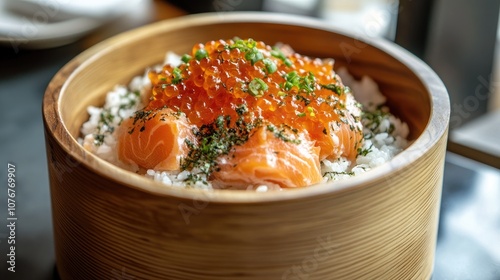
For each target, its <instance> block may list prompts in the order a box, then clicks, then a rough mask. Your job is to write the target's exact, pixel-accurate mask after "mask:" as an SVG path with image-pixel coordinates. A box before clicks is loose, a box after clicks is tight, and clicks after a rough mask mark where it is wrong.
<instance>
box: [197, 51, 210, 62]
mask: <svg viewBox="0 0 500 280" xmlns="http://www.w3.org/2000/svg"><path fill="white" fill-rule="evenodd" d="M194 57H195V58H196V60H202V59H203V58H206V57H208V53H207V51H206V50H205V49H199V50H197V51H196V53H195V54H194Z"/></svg>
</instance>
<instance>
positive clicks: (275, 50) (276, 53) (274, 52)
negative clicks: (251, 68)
mask: <svg viewBox="0 0 500 280" xmlns="http://www.w3.org/2000/svg"><path fill="white" fill-rule="evenodd" d="M271 55H272V56H274V57H276V58H279V59H281V61H283V63H284V64H285V65H286V66H288V67H291V66H292V62H291V61H290V59H288V58H287V57H286V56H285V54H284V53H283V52H282V51H281V50H280V49H279V48H278V47H273V50H272V51H271Z"/></svg>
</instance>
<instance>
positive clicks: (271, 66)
mask: <svg viewBox="0 0 500 280" xmlns="http://www.w3.org/2000/svg"><path fill="white" fill-rule="evenodd" d="M262 62H264V66H265V67H266V71H267V73H268V74H272V73H274V72H276V70H278V67H277V66H276V63H274V61H272V60H271V59H269V58H264V60H262Z"/></svg>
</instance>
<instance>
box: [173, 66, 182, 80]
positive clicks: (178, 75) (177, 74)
mask: <svg viewBox="0 0 500 280" xmlns="http://www.w3.org/2000/svg"><path fill="white" fill-rule="evenodd" d="M181 73H182V71H181V69H179V68H178V67H175V68H174V70H172V75H173V76H174V77H173V79H172V84H178V83H179V82H180V81H181V80H182V75H181Z"/></svg>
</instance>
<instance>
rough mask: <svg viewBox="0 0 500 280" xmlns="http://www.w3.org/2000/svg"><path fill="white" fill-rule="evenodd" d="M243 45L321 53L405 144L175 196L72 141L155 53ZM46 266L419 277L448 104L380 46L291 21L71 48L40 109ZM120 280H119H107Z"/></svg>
mask: <svg viewBox="0 0 500 280" xmlns="http://www.w3.org/2000/svg"><path fill="white" fill-rule="evenodd" d="M234 36H239V37H242V38H246V37H251V38H254V39H256V40H263V41H264V42H266V43H268V44H274V43H276V42H285V43H288V44H290V45H291V46H292V47H293V48H294V49H295V50H296V51H298V52H299V53H302V54H306V55H310V56H317V57H332V58H334V59H335V60H336V66H346V67H347V68H348V69H349V71H350V72H351V73H352V74H354V76H356V77H360V76H361V75H368V76H370V77H372V78H373V79H374V80H375V81H376V82H377V83H378V84H379V85H380V88H381V90H382V92H383V93H384V94H385V95H386V96H387V98H388V103H389V105H390V107H391V109H392V110H393V112H394V113H396V114H397V115H398V116H400V117H401V118H402V119H403V120H404V121H406V122H407V123H408V124H409V127H410V129H411V135H410V138H411V139H412V140H415V141H414V142H413V144H412V145H411V146H410V147H409V148H407V149H406V150H405V151H403V152H402V153H401V154H399V155H397V156H396V157H395V158H394V159H393V160H392V161H390V162H389V163H387V164H384V165H382V166H380V167H377V168H375V169H374V170H372V171H370V172H367V173H366V174H364V175H362V176H358V177H354V178H352V179H348V180H344V181H338V182H332V183H327V184H322V185H317V186H312V187H307V188H301V189H295V190H287V191H282V192H271V193H254V192H244V191H234V190H232V191H231V190H218V191H211V192H207V191H200V190H192V189H179V188H173V187H169V186H165V185H161V184H160V183H156V182H153V181H151V180H149V179H146V178H144V177H142V176H140V175H136V174H133V173H131V172H128V171H125V170H122V169H120V168H117V167H115V166H113V165H112V164H110V163H108V162H105V161H103V160H101V159H99V158H97V157H96V156H94V155H93V154H90V153H89V152H87V151H85V150H84V149H83V148H82V146H81V145H79V144H78V142H77V140H76V139H77V137H78V134H79V128H80V126H81V125H82V123H83V122H84V120H85V119H86V118H87V117H88V115H87V113H86V108H87V106H89V105H102V103H103V100H104V95H105V93H106V92H107V91H108V90H110V89H112V88H113V86H114V85H116V84H119V83H121V84H127V83H128V82H129V80H130V79H131V78H132V77H133V76H134V75H138V74H141V73H142V72H143V70H144V69H145V68H146V67H148V66H151V65H154V64H157V63H160V62H161V61H162V60H163V58H164V55H165V52H166V51H167V50H171V51H174V52H177V53H185V52H187V51H189V50H190V48H191V46H192V45H194V44H195V43H197V42H205V41H208V40H213V39H220V38H224V39H226V38H232V37H234ZM43 114H44V124H45V135H46V146H47V158H48V169H49V174H50V186H51V197H52V211H53V222H54V235H55V250H56V259H57V268H58V271H59V274H60V276H61V278H62V279H109V278H114V279H116V278H118V279H189V280H192V279H214V280H215V279H217V280H223V279H259V280H262V279H322V280H324V279H410V278H411V279H429V278H430V276H431V274H432V270H433V261H434V251H435V244H436V233H437V225H438V216H439V215H438V214H439V206H440V197H441V186H442V178H443V165H444V157H445V148H446V139H447V130H448V118H449V115H450V106H449V100H448V96H447V92H446V89H445V87H444V86H443V83H442V82H441V81H440V79H439V78H438V77H437V75H436V74H435V73H434V72H433V71H432V70H431V69H430V68H429V67H428V66H427V65H425V64H424V63H423V62H422V61H420V60H418V59H417V58H415V57H414V56H412V55H411V54H409V53H408V52H407V51H405V50H403V49H402V48H400V47H397V46H395V45H394V44H392V43H390V42H386V41H384V40H381V39H376V38H369V37H368V36H366V37H362V36H358V35H353V34H348V33H346V32H345V31H340V30H337V29H334V28H331V27H329V26H327V25H326V24H324V23H322V22H319V21H315V20H312V19H306V18H301V17H292V16H284V15H269V14H266V15H262V14H256V13H234V14H232V13H225V14H223V15H220V14H208V15H195V16H187V17H184V18H178V19H173V20H167V21H163V22H159V23H156V24H153V25H149V26H146V27H143V28H139V29H136V30H133V31H130V32H127V33H124V34H121V35H118V36H116V37H114V38H112V39H109V40H107V41H105V42H103V43H100V44H98V45H96V46H94V47H92V48H90V49H88V50H87V51H85V52H83V53H82V54H80V55H79V56H77V57H76V58H74V59H73V60H72V61H70V62H69V63H68V64H67V65H66V66H64V67H63V68H62V69H61V70H60V71H59V72H58V73H57V74H56V76H55V77H54V79H53V80H52V81H51V83H50V85H49V86H48V88H47V91H46V93H45V97H44V100H43ZM119 277H122V278H119Z"/></svg>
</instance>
